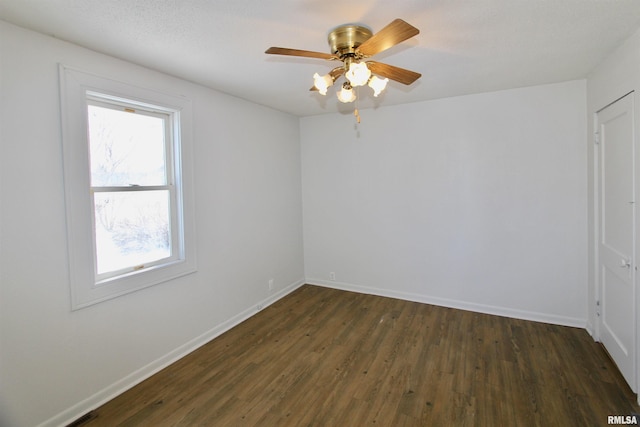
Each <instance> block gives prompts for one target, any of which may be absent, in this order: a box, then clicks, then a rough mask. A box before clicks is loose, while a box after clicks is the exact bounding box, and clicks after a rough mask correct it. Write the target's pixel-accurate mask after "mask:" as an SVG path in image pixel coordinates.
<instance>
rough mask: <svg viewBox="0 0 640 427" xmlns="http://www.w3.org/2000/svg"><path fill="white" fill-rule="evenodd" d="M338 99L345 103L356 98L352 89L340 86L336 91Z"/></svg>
mask: <svg viewBox="0 0 640 427" xmlns="http://www.w3.org/2000/svg"><path fill="white" fill-rule="evenodd" d="M337 95H338V100H339V101H340V102H344V103H345V104H346V103H348V102H353V101H355V100H356V94H355V93H353V89H351V88H348V87H345V86H342V89H340V92H338V94H337Z"/></svg>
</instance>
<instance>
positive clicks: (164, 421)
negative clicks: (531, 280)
mask: <svg viewBox="0 0 640 427" xmlns="http://www.w3.org/2000/svg"><path fill="white" fill-rule="evenodd" d="M638 412H640V408H638V406H637V405H636V404H635V395H633V394H632V392H631V390H630V389H629V388H628V387H627V385H626V384H625V383H624V380H623V379H622V378H621V376H620V374H619V372H618V371H617V369H616V368H615V367H614V365H613V364H612V362H611V361H610V360H609V359H608V357H607V355H606V354H605V352H604V350H603V349H602V348H601V347H600V345H599V344H597V343H595V342H593V340H592V339H591V337H590V336H589V335H588V334H587V332H586V331H584V330H582V329H577V328H568V327H562V326H555V325H549V324H543V323H536V322H529V321H524V320H516V319H509V318H504V317H496V316H489V315H484V314H478V313H473V312H468V311H461V310H455V309H449V308H443V307H436V306H431V305H426V304H419V303H414V302H407V301H401V300H396V299H391V298H383V297H377V296H371V295H363V294H357V293H351V292H345V291H339V290H334V289H327V288H322V287H316V286H310V285H305V286H303V287H301V288H300V289H298V290H296V291H295V292H293V293H292V294H290V295H288V296H286V297H285V298H283V299H282V300H280V301H278V302H276V303H275V304H273V305H272V306H270V307H268V308H266V309H265V310H263V311H261V312H259V313H258V314H257V315H255V316H254V317H252V318H250V319H248V320H247V321H245V322H243V323H242V324H240V325H238V326H237V327H235V328H234V329H232V330H231V331H229V332H227V333H225V334H223V335H221V336H219V337H218V338H216V339H215V340H213V341H211V342H210V343H208V344H207V345H205V346H203V347H201V348H200V349H198V350H196V351H195V352H193V353H191V354H190V355H188V356H186V357H185V358H183V359H181V360H179V361H178V362H176V363H174V364H173V365H171V366H170V367H168V368H166V369H164V370H163V371H161V372H159V373H158V374H156V375H154V376H153V377H151V378H149V379H148V380H146V381H144V382H142V383H141V384H139V385H138V386H136V387H134V388H133V389H131V390H129V391H127V392H125V393H124V394H122V395H120V396H119V397H117V398H115V399H114V400H112V401H110V402H108V403H107V404H105V405H103V406H102V407H100V408H98V409H96V410H95V411H94V412H93V413H92V414H91V415H92V417H91V419H90V420H89V421H88V422H85V423H82V426H83V427H84V426H92V427H95V426H110V427H112V426H258V425H259V426H367V425H371V426H394V427H400V426H488V427H493V426H506V425H509V426H605V425H607V416H608V415H631V414H634V413H638Z"/></svg>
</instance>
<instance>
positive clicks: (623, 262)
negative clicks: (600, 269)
mask: <svg viewBox="0 0 640 427" xmlns="http://www.w3.org/2000/svg"><path fill="white" fill-rule="evenodd" d="M629 267H631V261H630V260H628V259H624V258H622V259H621V260H620V268H629Z"/></svg>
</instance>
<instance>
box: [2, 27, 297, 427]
mask: <svg viewBox="0 0 640 427" xmlns="http://www.w3.org/2000/svg"><path fill="white" fill-rule="evenodd" d="M0 58H1V64H0V85H1V86H0V93H1V96H0V108H1V110H0V119H1V120H2V122H1V123H0V131H1V134H0V144H1V146H0V153H1V154H0V183H1V187H0V188H1V192H0V196H1V197H0V219H1V221H0V245H1V246H0V393H1V394H0V425H2V426H4V425H11V426H34V425H38V424H40V423H45V424H47V425H60V424H64V423H65V422H68V421H70V420H71V419H72V418H74V417H77V416H79V415H81V414H83V413H84V412H86V410H88V409H90V408H92V406H93V405H95V403H96V402H99V401H100V400H103V399H106V398H108V397H110V396H111V395H112V394H114V393H118V392H119V391H122V389H124V388H126V387H128V386H130V385H131V384H133V383H134V382H136V381H138V380H140V379H142V378H144V377H145V376H146V375H148V374H150V373H151V372H153V371H154V370H156V369H158V368H160V367H161V366H163V365H164V364H166V363H168V362H170V361H171V360H173V359H175V358H177V357H179V356H180V355H182V354H183V353H185V352H187V351H189V350H191V349H193V348H194V347H196V346H198V345H200V344H202V343H204V342H206V341H208V340H209V339H210V338H212V337H213V336H215V335H216V334H218V333H220V332H221V331H223V330H225V329H227V328H229V327H230V326H231V325H233V324H234V323H235V322H238V321H240V320H242V319H244V318H245V317H247V316H249V315H251V314H253V313H254V312H255V311H256V307H257V305H258V304H268V303H269V302H271V301H272V300H274V299H275V298H277V297H279V296H281V295H282V294H283V293H284V292H287V291H290V290H291V289H293V288H295V287H296V286H298V285H299V284H301V283H302V280H303V277H304V272H303V258H302V217H301V185H300V149H299V126H298V119H297V118H296V117H293V116H290V115H287V114H284V113H280V112H277V111H274V110H271V109H268V108H264V107H261V106H257V105H255V104H251V103H248V102H246V101H243V100H240V99H237V98H234V97H230V96H227V95H224V94H221V93H218V92H215V91H212V90H209V89H206V88H204V87H200V86H197V85H194V84H191V83H188V82H185V81H182V80H179V79H176V78H173V77H169V76H166V75H163V74H160V73H157V72H153V71H149V70H146V69H143V68H140V67H137V66H135V65H132V64H129V63H125V62H122V61H119V60H116V59H113V58H111V57H107V56H104V55H100V54H97V53H95V52H92V51H88V50H85V49H82V48H79V47H77V46H74V45H70V44H67V43H64V42H61V41H59V40H56V39H53V38H50V37H46V36H42V35H38V34H36V33H33V32H29V31H25V30H22V29H19V28H17V27H14V26H12V25H9V24H6V23H2V22H1V21H0ZM58 62H62V63H64V64H66V65H70V66H73V67H77V68H80V69H85V70H87V71H90V72H93V73H96V74H99V75H102V76H106V77H110V78H113V79H115V80H120V81H124V82H127V83H130V84H134V85H139V86H142V87H145V88H150V89H157V90H160V91H163V92H166V93H169V94H174V95H184V96H186V97H188V98H190V99H191V100H192V102H193V111H194V129H193V134H194V139H195V141H194V152H195V158H194V165H195V170H194V175H195V182H196V189H195V194H196V227H197V235H198V241H197V254H198V272H197V273H195V274H192V275H189V276H186V277H182V278H180V279H177V280H173V281H171V282H167V283H164V284H161V285H157V286H154V287H151V288H148V289H144V290H142V291H139V292H135V293H133V294H129V295H126V296H123V297H119V298H116V299H113V300H110V301H108V302H104V303H100V304H97V305H95V306H91V307H89V308H85V309H82V310H79V311H75V312H71V311H70V297H69V273H68V267H67V262H68V260H67V246H66V245H67V242H66V232H65V206H64V197H63V169H62V143H61V139H60V138H61V136H60V133H61V130H60V109H59V95H58V90H59V89H58V68H57V63H58ZM270 278H273V279H275V288H276V289H275V290H274V291H273V292H271V293H269V291H268V280H269V279H270Z"/></svg>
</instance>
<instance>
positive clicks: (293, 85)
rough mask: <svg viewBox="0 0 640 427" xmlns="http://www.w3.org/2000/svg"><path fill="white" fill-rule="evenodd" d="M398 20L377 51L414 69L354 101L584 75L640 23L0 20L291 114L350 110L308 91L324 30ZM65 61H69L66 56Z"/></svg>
mask: <svg viewBox="0 0 640 427" xmlns="http://www.w3.org/2000/svg"><path fill="white" fill-rule="evenodd" d="M395 18H402V19H404V20H405V21H407V22H409V23H410V24H412V25H413V26H415V27H417V28H419V29H420V34H419V35H417V36H416V37H414V38H412V39H410V40H408V41H406V42H404V43H402V44H400V45H397V46H395V47H393V48H391V49H389V50H387V51H385V52H382V53H380V54H378V55H376V56H375V57H374V58H373V59H375V60H376V61H379V62H385V63H388V64H391V65H396V66H398V67H402V68H407V69H410V70H414V71H417V72H420V73H422V77H421V78H420V79H419V80H418V81H417V82H415V83H413V84H412V85H410V86H404V85H402V84H399V83H395V82H392V83H390V84H389V86H388V87H387V90H386V91H385V93H384V94H383V95H381V96H380V97H379V98H373V96H372V95H371V94H370V91H369V90H368V88H365V89H364V90H362V91H361V92H360V94H359V107H360V108H366V107H375V106H378V105H392V104H400V103H406V102H416V101H421V100H427V99H434V98H442V97H449V96H458V95H465V94H470V93H479V92H486V91H493V90H501V89H509V88H515V87H522V86H530V85H536V84H544V83H553V82H560V81H565V80H571V79H578V78H584V77H585V76H586V75H587V73H588V72H589V71H591V70H592V69H593V67H594V66H595V65H596V64H598V63H599V62H600V61H601V60H602V59H603V58H605V57H606V55H607V54H608V53H609V52H611V51H612V50H613V49H614V48H615V47H616V46H617V45H619V44H620V43H621V42H622V41H623V40H624V39H625V38H627V37H628V36H630V35H631V34H632V33H633V32H634V31H635V30H636V29H637V28H638V26H640V1H639V0H421V1H410V0H396V1H394V2H390V1H382V0H361V1H350V0H269V1H265V0H235V1H232V0H128V1H125V0H0V19H2V20H4V21H7V22H10V23H13V24H16V25H19V26H22V27H25V28H28V29H32V30H35V31H38V32H40V33H44V34H48V35H51V36H54V37H56V38H59V39H62V40H66V41H69V42H72V43H75V44H78V45H80V46H84V47H87V48H90V49H93V50H95V51H98V52H103V53H106V54H108V55H111V56H114V57H118V58H121V59H124V60H127V61H130V62H133V63H136V64H140V65H143V66H146V67H149V68H153V69H156V70H159V71H162V72H165V73H168V74H172V75H175V76H178V77H181V78H183V79H186V80H190V81H193V82H196V83H199V84H202V85H204V86H207V87H210V88H213V89H216V90H219V91H222V92H225V93H229V94H232V95H235V96H238V97H240V98H244V99H247V100H250V101H253V102H256V103H259V104H263V105H267V106H270V107H273V108H276V109H278V110H282V111H286V112H289V113H291V114H295V115H298V116H306V115H313V114H321V113H330V112H336V111H340V112H347V111H352V108H353V106H352V105H351V106H346V105H344V104H340V103H339V102H338V101H337V99H336V97H335V89H330V91H329V92H328V94H327V96H326V97H323V96H321V95H319V94H318V93H314V92H310V91H309V88H310V87H311V85H312V84H313V81H312V76H313V74H314V73H315V72H318V73H320V74H325V73H326V72H328V71H329V70H330V69H331V68H333V67H334V66H335V63H334V62H328V61H324V60H320V59H308V58H295V57H284V56H274V55H265V54H264V51H265V50H266V49H267V48H268V47H269V46H280V47H290V48H296V49H306V50H315V51H320V52H328V44H327V34H328V32H329V31H330V30H331V29H332V28H334V27H336V26H338V25H341V24H344V23H360V24H364V25H367V26H369V27H370V28H371V29H372V30H373V31H374V32H376V31H378V30H380V29H381V28H382V27H384V26H385V25H386V24H388V23H389V22H391V21H392V20H393V19H395ZM70 65H72V64H70Z"/></svg>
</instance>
